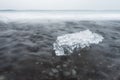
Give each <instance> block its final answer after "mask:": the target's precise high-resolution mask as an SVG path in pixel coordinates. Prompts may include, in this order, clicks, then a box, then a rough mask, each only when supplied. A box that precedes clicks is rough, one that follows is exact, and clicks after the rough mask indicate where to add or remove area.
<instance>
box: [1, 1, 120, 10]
mask: <svg viewBox="0 0 120 80" xmlns="http://www.w3.org/2000/svg"><path fill="white" fill-rule="evenodd" d="M0 9H16V10H26V9H30V10H31V9H32V10H120V0H0Z"/></svg>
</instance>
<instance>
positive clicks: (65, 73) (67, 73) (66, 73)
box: [63, 71, 71, 77]
mask: <svg viewBox="0 0 120 80" xmlns="http://www.w3.org/2000/svg"><path fill="white" fill-rule="evenodd" d="M63 75H64V76H66V77H67V76H70V75H71V72H69V71H64V72H63Z"/></svg>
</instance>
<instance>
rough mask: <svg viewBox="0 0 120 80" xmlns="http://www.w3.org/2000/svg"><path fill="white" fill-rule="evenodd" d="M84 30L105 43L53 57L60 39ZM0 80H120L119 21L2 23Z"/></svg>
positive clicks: (0, 35) (0, 33)
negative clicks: (99, 35)
mask: <svg viewBox="0 0 120 80" xmlns="http://www.w3.org/2000/svg"><path fill="white" fill-rule="evenodd" d="M85 29H90V30H91V31H93V32H96V33H98V34H101V35H102V36H103V37H104V40H103V42H102V43H100V44H99V45H92V46H91V47H90V48H87V49H84V50H81V51H79V52H74V54H72V55H70V56H61V57H58V56H55V55H54V51H53V49H52V47H53V46H52V44H53V42H54V41H55V40H56V37H57V36H59V35H62V34H66V33H73V32H79V31H81V30H85ZM78 53H81V55H78ZM0 80H120V21H54V20H53V21H49V20H45V21H37V22H35V21H34V22H29V21H28V22H27V21H26V22H25V21H23V22H17V21H16V22H15V21H14V22H2V21H0Z"/></svg>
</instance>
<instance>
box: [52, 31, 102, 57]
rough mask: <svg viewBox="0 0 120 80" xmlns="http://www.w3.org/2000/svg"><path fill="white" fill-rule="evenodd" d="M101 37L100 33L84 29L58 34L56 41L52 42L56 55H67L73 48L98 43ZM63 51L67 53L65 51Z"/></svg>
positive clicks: (81, 47)
mask: <svg viewBox="0 0 120 80" xmlns="http://www.w3.org/2000/svg"><path fill="white" fill-rule="evenodd" d="M103 39H104V38H103V37H102V36H101V35H99V34H97V33H93V32H91V31H90V30H85V31H80V32H77V33H72V34H65V35H63V36H58V37H57V40H56V42H55V43H53V49H54V50H55V54H56V55H57V56H62V55H68V54H71V53H73V51H74V49H83V48H85V47H89V46H90V45H91V44H98V43H99V42H102V40H103ZM65 51H67V52H68V53H65Z"/></svg>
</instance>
